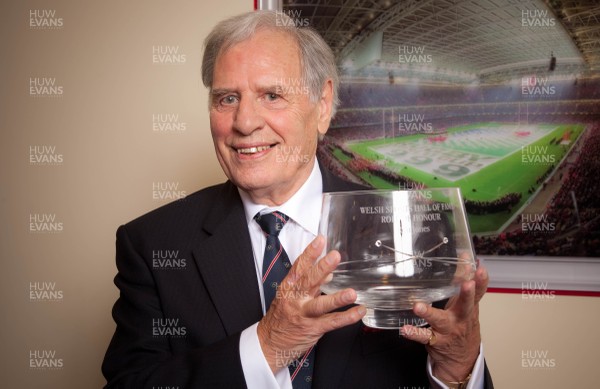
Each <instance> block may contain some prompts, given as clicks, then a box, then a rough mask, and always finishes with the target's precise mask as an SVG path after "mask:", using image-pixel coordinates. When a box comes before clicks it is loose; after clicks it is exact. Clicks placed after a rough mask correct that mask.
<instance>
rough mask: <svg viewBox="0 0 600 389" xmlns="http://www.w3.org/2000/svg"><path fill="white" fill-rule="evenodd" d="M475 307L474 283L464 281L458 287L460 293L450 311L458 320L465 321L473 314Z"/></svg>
mask: <svg viewBox="0 0 600 389" xmlns="http://www.w3.org/2000/svg"><path fill="white" fill-rule="evenodd" d="M474 306H475V282H474V281H472V280H471V281H466V282H463V283H462V285H461V286H460V293H459V295H458V299H457V300H456V304H454V306H453V307H452V308H451V310H452V311H453V312H454V313H455V314H456V316H457V318H458V319H466V318H468V317H470V316H471V314H472V313H473V307H474Z"/></svg>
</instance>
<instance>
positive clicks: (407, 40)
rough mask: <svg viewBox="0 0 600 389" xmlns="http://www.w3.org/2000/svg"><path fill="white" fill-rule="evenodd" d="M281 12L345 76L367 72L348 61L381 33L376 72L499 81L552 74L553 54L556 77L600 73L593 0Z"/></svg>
mask: <svg viewBox="0 0 600 389" xmlns="http://www.w3.org/2000/svg"><path fill="white" fill-rule="evenodd" d="M284 10H285V11H286V12H288V14H290V15H291V16H292V17H296V18H297V17H302V18H308V19H309V20H310V25H311V26H312V27H314V28H316V29H317V30H318V31H319V32H320V33H321V34H322V35H323V36H324V38H325V40H326V41H327V42H328V43H329V45H330V46H331V47H332V48H333V50H334V52H335V53H336V56H337V57H338V61H339V62H340V65H342V67H344V68H345V70H346V74H355V75H360V74H362V72H363V71H364V69H363V70H361V69H360V68H361V67H362V66H358V67H356V66H354V68H353V65H352V63H351V62H349V61H348V59H349V58H353V57H356V55H357V52H360V51H361V50H364V47H365V45H371V44H373V42H374V41H373V39H370V38H373V36H374V35H376V34H378V33H380V32H383V38H382V44H381V46H382V52H381V56H380V58H379V60H377V61H374V62H373V63H371V64H370V65H369V66H367V69H370V71H371V72H372V71H373V69H379V70H380V71H383V70H385V74H388V72H390V74H391V73H393V74H394V75H396V76H398V75H402V74H404V75H407V76H410V75H412V76H414V77H420V78H427V75H428V74H430V75H431V74H437V75H438V77H439V75H440V74H443V75H446V76H447V77H448V78H451V77H454V78H455V81H463V82H465V81H469V80H471V81H472V80H476V79H478V80H480V81H484V82H495V81H503V80H506V79H514V78H517V77H520V76H523V75H530V74H532V73H533V74H539V73H541V72H548V70H549V66H550V57H551V55H553V56H554V57H556V67H555V70H554V72H553V75H555V76H565V77H566V76H572V77H582V76H588V77H589V76H593V75H600V22H599V19H600V5H598V4H597V1H593V0H591V1H583V0H549V1H547V2H545V1H542V0H405V1H404V0H403V1H391V0H345V1H343V0H285V1H284ZM411 53H412V54H421V55H425V57H421V61H416V62H415V61H408V59H409V58H410V57H408V56H406V54H409V55H410V54H411ZM403 54H404V55H405V57H404V58H402V55H403ZM413 58H414V57H413Z"/></svg>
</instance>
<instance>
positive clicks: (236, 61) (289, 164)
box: [210, 30, 332, 205]
mask: <svg viewBox="0 0 600 389" xmlns="http://www.w3.org/2000/svg"><path fill="white" fill-rule="evenodd" d="M214 69H215V70H214V74H213V85H212V91H211V96H210V99H211V100H210V127H211V132H212V137H213V141H214V144H215V150H216V152H217V158H218V159H219V163H220V164H221V167H222V168H223V171H224V172H225V174H226V175H227V177H228V178H229V179H230V180H231V181H233V182H234V183H235V184H236V185H237V186H238V187H240V188H242V189H244V190H245V191H246V192H248V193H249V194H250V195H251V197H252V198H253V199H254V201H256V202H262V203H265V204H267V205H273V204H281V203H282V202H285V201H287V200H288V199H289V197H291V196H292V195H293V194H294V193H295V192H296V191H297V190H298V189H299V188H300V186H301V185H302V184H303V183H304V182H305V181H306V179H307V178H308V176H309V175H310V172H311V170H312V167H313V164H314V158H315V153H316V147H317V139H318V134H319V133H322V134H324V133H325V132H326V131H327V128H328V126H329V120H330V114H331V100H332V98H331V93H332V92H331V88H332V87H331V82H328V83H327V84H326V85H325V88H324V89H323V93H322V96H321V99H320V100H319V101H318V102H316V103H313V102H311V101H310V97H309V90H308V87H307V85H306V84H305V83H304V81H303V79H302V75H301V68H300V57H299V52H298V47H297V44H296V43H295V41H294V40H293V39H292V38H290V37H288V36H287V35H285V34H283V33H281V32H275V31H272V30H260V31H259V32H257V33H256V34H255V35H254V36H253V37H252V38H250V39H248V40H246V41H243V42H240V43H238V44H236V45H234V46H232V47H231V48H229V49H228V50H227V51H225V52H224V53H221V54H220V55H219V57H218V58H217V61H216V63H215V67H214Z"/></svg>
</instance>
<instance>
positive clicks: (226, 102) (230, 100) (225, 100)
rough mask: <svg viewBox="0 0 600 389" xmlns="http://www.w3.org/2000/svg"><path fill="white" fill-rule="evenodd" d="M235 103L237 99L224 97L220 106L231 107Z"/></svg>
mask: <svg viewBox="0 0 600 389" xmlns="http://www.w3.org/2000/svg"><path fill="white" fill-rule="evenodd" d="M236 102H237V97H235V96H225V97H223V98H222V99H221V104H223V105H231V104H235V103H236Z"/></svg>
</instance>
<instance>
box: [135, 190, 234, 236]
mask: <svg viewBox="0 0 600 389" xmlns="http://www.w3.org/2000/svg"><path fill="white" fill-rule="evenodd" d="M232 189H235V187H234V186H233V185H232V184H231V183H230V182H226V183H222V184H218V185H214V186H210V187H207V188H204V189H201V190H199V191H197V192H194V193H192V194H190V195H188V196H186V197H184V198H182V199H179V200H176V201H173V202H171V203H169V204H165V205H163V206H161V207H159V208H156V209H154V210H152V211H150V212H148V213H146V214H144V215H142V216H139V217H137V218H135V219H133V220H132V221H130V222H128V223H126V224H125V227H126V228H127V229H128V230H140V229H141V230H145V229H147V228H148V227H150V226H158V225H161V226H163V227H164V228H166V229H169V228H175V227H176V228H175V229H177V230H181V229H182V228H184V227H185V226H189V224H190V223H194V222H200V221H201V220H202V219H203V218H204V217H205V215H206V214H207V213H208V212H209V211H210V209H211V208H212V205H213V204H215V202H217V201H219V199H221V198H223V195H224V193H225V192H230V191H231V190H232Z"/></svg>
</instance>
